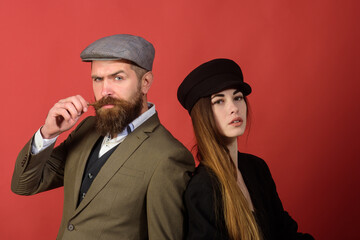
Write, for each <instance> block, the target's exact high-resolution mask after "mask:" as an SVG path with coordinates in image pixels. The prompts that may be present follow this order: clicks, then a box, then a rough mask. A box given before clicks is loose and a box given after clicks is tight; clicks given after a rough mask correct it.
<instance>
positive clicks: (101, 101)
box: [88, 97, 127, 110]
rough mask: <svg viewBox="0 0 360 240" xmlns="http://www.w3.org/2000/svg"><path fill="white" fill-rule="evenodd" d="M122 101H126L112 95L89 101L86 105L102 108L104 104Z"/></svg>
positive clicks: (120, 102) (115, 103) (121, 102)
mask: <svg viewBox="0 0 360 240" xmlns="http://www.w3.org/2000/svg"><path fill="white" fill-rule="evenodd" d="M124 103H127V101H125V100H122V99H116V98H113V97H104V98H101V99H99V100H98V101H95V102H92V103H89V104H88V106H92V107H94V108H95V110H97V109H100V108H102V107H103V106H105V105H122V104H124Z"/></svg>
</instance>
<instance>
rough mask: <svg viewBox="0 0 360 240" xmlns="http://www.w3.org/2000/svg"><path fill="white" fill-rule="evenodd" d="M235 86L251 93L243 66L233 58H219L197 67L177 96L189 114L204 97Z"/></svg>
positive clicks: (187, 77)
mask: <svg viewBox="0 0 360 240" xmlns="http://www.w3.org/2000/svg"><path fill="white" fill-rule="evenodd" d="M229 88H235V89H238V90H240V91H241V92H242V93H243V95H244V96H247V95H249V94H250V93H251V87H250V85H249V84H247V83H245V82H244V78H243V74H242V72H241V68H240V67H239V65H238V64H236V63H235V62H234V61H233V60H230V59H225V58H218V59H213V60H211V61H208V62H206V63H203V64H201V65H200V66H198V67H197V68H195V69H194V70H193V71H192V72H190V73H189V75H187V76H186V78H185V79H184V81H183V82H182V83H181V84H180V86H179V88H178V91H177V97H178V100H179V102H180V103H181V105H182V106H183V107H184V108H185V109H186V110H188V112H189V114H190V113H191V109H192V108H193V107H194V105H195V103H196V102H197V101H198V100H199V99H200V98H202V97H209V96H211V95H212V94H214V93H218V92H221V91H223V90H226V89H229Z"/></svg>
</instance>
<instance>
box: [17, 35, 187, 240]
mask: <svg viewBox="0 0 360 240" xmlns="http://www.w3.org/2000/svg"><path fill="white" fill-rule="evenodd" d="M154 54H155V50H154V48H153V46H152V44H151V43H149V42H148V41H146V40H145V39H143V38H141V37H138V36H132V35H126V34H120V35H113V36H109V37H105V38H102V39H99V40H97V41H95V42H94V43H92V44H91V45H89V46H88V47H87V48H86V49H85V50H84V51H83V52H82V53H81V55H80V56H81V58H82V60H83V61H90V62H91V77H92V79H93V90H94V95H95V100H96V102H95V103H93V104H91V105H93V106H94V108H95V110H96V116H95V117H93V116H91V117H88V118H86V119H85V120H83V121H82V122H81V123H79V124H78V126H77V127H76V129H75V130H73V131H72V133H71V134H70V135H69V136H68V138H67V139H66V140H65V141H64V142H63V143H61V144H60V145H59V146H58V147H56V148H54V144H55V141H56V138H57V136H59V135H60V134H61V133H62V132H64V131H67V130H69V129H70V128H72V127H73V126H74V125H75V123H76V122H77V121H78V120H79V118H80V116H81V115H82V114H83V113H84V112H86V111H87V110H88V102H87V101H86V100H85V99H84V98H83V97H81V96H80V95H77V96H72V97H69V98H66V99H62V100H60V101H59V102H58V103H56V104H55V105H54V106H53V107H52V108H51V109H50V111H49V113H48V116H47V117H46V120H45V124H44V125H43V126H42V127H41V128H40V129H39V130H38V131H37V133H36V134H35V135H34V137H33V138H32V139H31V140H30V141H29V142H28V143H27V144H26V145H25V147H24V148H23V149H22V151H21V152H20V154H19V156H18V158H17V160H16V165H15V170H14V174H13V178H12V183H11V189H12V191H13V192H14V193H17V194H21V195H32V194H36V193H39V192H43V191H47V190H50V189H53V188H57V187H60V186H64V209H63V217H62V221H61V226H60V230H59V233H58V237H57V239H76V240H82V239H84V240H85V239H86V240H89V239H90V240H91V239H106V240H111V239H156V240H158V239H182V238H183V211H184V207H183V201H182V195H183V192H184V190H185V188H186V185H187V182H188V180H189V173H190V172H191V171H193V170H194V161H193V158H192V155H191V153H190V152H189V151H188V150H187V149H186V148H185V147H184V146H183V145H182V144H181V143H180V142H178V141H177V140H176V139H175V138H174V137H173V136H172V135H171V134H170V133H169V132H168V131H167V130H166V129H165V128H164V127H163V126H162V125H161V124H160V122H159V119H158V116H157V113H156V111H155V106H154V105H153V104H151V103H148V102H147V93H148V91H149V89H150V86H151V83H152V81H153V74H152V72H151V70H152V64H153V59H154Z"/></svg>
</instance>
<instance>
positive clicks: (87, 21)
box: [0, 0, 360, 240]
mask: <svg viewBox="0 0 360 240" xmlns="http://www.w3.org/2000/svg"><path fill="white" fill-rule="evenodd" d="M359 7H360V4H359V2H358V1H356V0H343V1H336V0H319V1H309V0H305V1H285V0H273V1H268V0H255V1H244V0H233V1H230V0H222V1H214V0H201V1H192V0H181V1H180V0H179V1H161V0H153V1H146V0H140V1H120V0H102V1H95V0H86V1H85V0H76V1H74V0H59V1H48V0H36V1H25V0H23V1H16V0H15V1H5V0H3V1H0V30H1V38H0V54H1V57H0V73H1V86H2V87H1V94H0V96H1V102H2V109H1V110H2V111H1V118H0V126H1V140H0V141H1V142H0V148H1V153H2V154H3V156H4V158H2V161H1V168H0V194H1V200H0V201H1V202H0V213H1V220H0V221H1V223H0V239H16V240H17V239H36V240H42V239H55V236H56V234H57V230H58V227H59V224H60V219H61V212H62V201H63V200H62V194H63V191H62V189H59V190H53V191H50V192H47V193H42V194H39V195H37V196H31V197H22V196H17V195H15V194H13V193H12V192H11V191H10V182H11V176H12V171H13V167H14V162H15V159H16V156H17V153H18V151H19V150H20V149H21V147H22V146H23V144H24V143H25V142H26V141H27V140H28V139H29V138H30V137H31V136H32V134H33V133H34V132H35V131H36V130H37V129H38V128H39V127H40V126H41V125H42V124H43V122H44V120H45V117H46V114H47V112H48V110H49V108H50V107H51V106H52V105H53V104H54V103H55V102H56V101H57V100H59V99H61V98H64V97H67V96H70V95H73V94H81V95H83V96H84V97H85V98H86V99H88V100H91V99H92V87H91V80H90V68H89V65H88V64H86V63H82V62H81V61H80V58H79V54H80V52H81V51H82V50H83V48H85V47H86V46H87V45H88V44H89V43H91V42H92V41H94V40H96V39H98V38H100V37H103V36H107V35H111V34H116V33H130V34H136V35H141V36H143V37H145V38H146V39H148V40H149V41H150V42H152V43H153V44H154V45H155V48H156V57H155V63H154V74H155V82H154V84H153V86H152V89H151V93H150V100H151V101H152V102H155V103H156V108H157V110H158V111H159V114H160V118H161V120H162V122H163V124H164V125H165V126H167V127H168V128H169V130H170V131H171V132H172V133H173V134H174V135H175V136H176V137H177V138H179V139H180V140H181V141H182V142H183V143H184V144H185V145H186V146H188V147H189V148H190V147H191V145H192V144H193V135H192V129H191V123H190V119H189V116H188V114H187V112H186V111H185V110H183V109H182V108H181V106H180V104H179V103H178V102H177V99H176V90H177V87H178V85H179V84H180V82H181V81H182V79H183V78H184V77H185V76H186V74H187V73H188V72H189V71H190V70H192V69H193V68H194V67H195V66H197V65H198V64H200V63H202V62H204V61H207V60H209V59H211V58H216V57H227V58H232V59H234V60H236V61H237V62H238V63H239V64H240V65H241V66H242V68H243V71H244V76H245V80H246V81H247V82H249V83H250V84H251V86H252V87H253V94H251V95H250V98H249V100H250V102H251V106H252V112H253V122H252V127H251V131H250V133H249V136H248V138H247V139H242V140H241V143H240V148H241V149H242V151H245V152H251V153H253V154H255V155H258V156H260V157H262V158H264V159H265V160H266V161H267V163H268V165H269V166H270V168H271V170H272V174H273V177H274V179H275V181H276V183H277V187H278V192H279V195H280V197H281V199H282V201H283V204H284V206H285V208H286V209H287V210H288V211H289V212H290V214H291V215H292V216H293V217H294V218H295V219H296V220H297V221H298V223H299V228H300V230H303V231H307V232H311V233H312V234H313V235H314V236H315V237H316V239H330V240H331V239H355V238H357V237H358V231H357V226H359V225H360V221H359V218H358V215H359V206H358V205H359V200H360V196H359V195H360V194H359V179H358V177H357V176H358V173H359V172H360V163H359V162H360V161H359V160H360V154H359V145H360V141H359V134H360V131H359V130H360V128H359V120H360V116H359V115H360V107H359V94H360V91H359V87H360V83H359V80H360V78H359V77H360V76H359V75H360V74H359V69H360V66H359V56H360V55H359V54H360V49H359V42H360V41H359V40H360V39H359V33H360V32H359V26H358V25H359V17H358V13H359V10H360V9H359Z"/></svg>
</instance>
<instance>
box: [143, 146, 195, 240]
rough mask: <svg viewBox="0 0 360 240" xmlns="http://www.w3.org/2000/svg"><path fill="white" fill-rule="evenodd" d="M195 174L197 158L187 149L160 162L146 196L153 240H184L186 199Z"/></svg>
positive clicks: (150, 237) (182, 149)
mask: <svg viewBox="0 0 360 240" xmlns="http://www.w3.org/2000/svg"><path fill="white" fill-rule="evenodd" d="M164 151H166V150H164ZM193 170H194V160H193V157H192V155H191V153H190V152H189V151H187V150H186V149H185V148H179V149H178V151H175V152H173V153H172V154H171V155H169V156H168V157H167V158H165V159H162V160H161V161H159V164H158V166H157V167H156V170H155V171H154V173H153V175H152V177H151V180H150V182H149V185H148V189H147V194H146V211H147V220H148V234H149V239H150V240H157V239H172V240H181V239H183V237H184V228H183V222H184V203H183V195H184V191H185V189H186V186H187V183H188V181H189V179H190V173H191V172H193Z"/></svg>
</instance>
